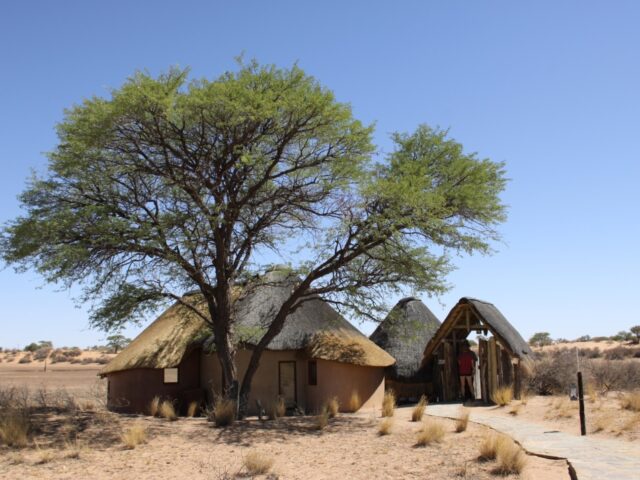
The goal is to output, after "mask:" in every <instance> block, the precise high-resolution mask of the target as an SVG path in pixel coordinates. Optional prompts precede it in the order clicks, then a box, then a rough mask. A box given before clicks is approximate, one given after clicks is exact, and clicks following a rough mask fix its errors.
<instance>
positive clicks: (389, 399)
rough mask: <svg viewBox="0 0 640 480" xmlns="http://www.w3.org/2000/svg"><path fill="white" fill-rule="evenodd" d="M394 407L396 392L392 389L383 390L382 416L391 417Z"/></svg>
mask: <svg viewBox="0 0 640 480" xmlns="http://www.w3.org/2000/svg"><path fill="white" fill-rule="evenodd" d="M395 409H396V394H395V393H394V391H393V390H387V391H386V392H384V398H383V399H382V416H383V417H393V413H394V411H395Z"/></svg>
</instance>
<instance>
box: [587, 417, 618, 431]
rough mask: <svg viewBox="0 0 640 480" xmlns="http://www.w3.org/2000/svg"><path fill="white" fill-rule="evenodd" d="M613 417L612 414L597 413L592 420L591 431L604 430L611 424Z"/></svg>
mask: <svg viewBox="0 0 640 480" xmlns="http://www.w3.org/2000/svg"><path fill="white" fill-rule="evenodd" d="M614 421H615V418H614V417H613V415H606V414H605V415H598V416H596V417H595V418H594V420H593V430H592V432H593V433H598V432H604V431H606V430H607V429H608V428H610V427H611V425H613V423H614Z"/></svg>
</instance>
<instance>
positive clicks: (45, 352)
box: [33, 347, 51, 362]
mask: <svg viewBox="0 0 640 480" xmlns="http://www.w3.org/2000/svg"><path fill="white" fill-rule="evenodd" d="M50 353H51V348H48V347H42V348H39V349H38V350H36V351H35V353H34V354H33V358H34V359H35V360H38V361H39V362H40V361H42V360H45V359H47V358H49V354H50Z"/></svg>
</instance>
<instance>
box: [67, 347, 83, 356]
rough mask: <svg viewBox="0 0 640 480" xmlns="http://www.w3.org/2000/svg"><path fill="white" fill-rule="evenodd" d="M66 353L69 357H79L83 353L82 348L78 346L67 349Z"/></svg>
mask: <svg viewBox="0 0 640 480" xmlns="http://www.w3.org/2000/svg"><path fill="white" fill-rule="evenodd" d="M65 355H67V356H68V357H79V356H80V355H82V350H80V349H79V348H78V347H73V348H71V349H70V350H68V351H66V352H65Z"/></svg>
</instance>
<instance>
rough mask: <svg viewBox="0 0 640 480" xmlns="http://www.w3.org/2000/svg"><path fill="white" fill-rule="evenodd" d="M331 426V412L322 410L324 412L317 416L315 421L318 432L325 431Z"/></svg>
mask: <svg viewBox="0 0 640 480" xmlns="http://www.w3.org/2000/svg"><path fill="white" fill-rule="evenodd" d="M328 424H329V412H327V410H326V409H324V408H323V409H322V411H321V412H320V413H319V414H318V415H316V417H315V419H314V425H315V429H316V430H320V431H322V430H324V429H325V428H326V427H327V425H328Z"/></svg>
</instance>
